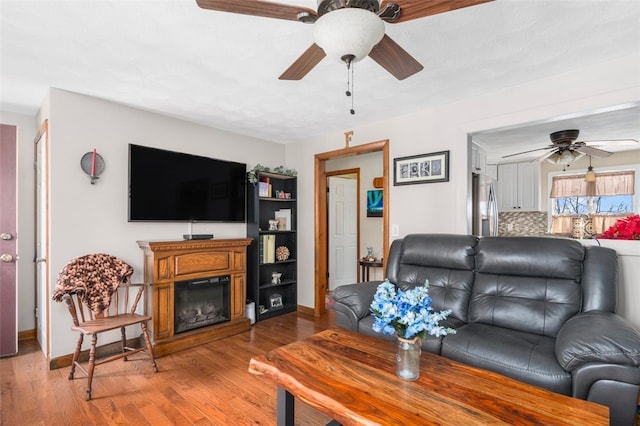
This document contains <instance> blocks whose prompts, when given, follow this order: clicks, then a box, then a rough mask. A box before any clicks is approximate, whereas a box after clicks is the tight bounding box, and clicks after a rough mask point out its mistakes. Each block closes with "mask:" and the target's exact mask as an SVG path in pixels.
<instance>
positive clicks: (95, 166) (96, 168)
mask: <svg viewBox="0 0 640 426" xmlns="http://www.w3.org/2000/svg"><path fill="white" fill-rule="evenodd" d="M80 167H81V168H82V171H83V172H85V173H86V174H88V175H89V177H90V178H91V185H93V184H95V183H96V180H98V179H100V175H101V174H102V172H103V171H104V159H103V158H102V156H101V155H100V154H98V153H97V152H96V149H95V148H94V149H93V152H87V153H86V154H84V155H83V156H82V158H81V159H80Z"/></svg>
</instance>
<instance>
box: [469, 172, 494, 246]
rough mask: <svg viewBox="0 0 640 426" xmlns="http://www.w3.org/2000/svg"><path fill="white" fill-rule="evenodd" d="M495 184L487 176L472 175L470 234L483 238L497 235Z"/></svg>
mask: <svg viewBox="0 0 640 426" xmlns="http://www.w3.org/2000/svg"><path fill="white" fill-rule="evenodd" d="M497 184H498V183H497V182H496V181H495V180H494V179H492V178H491V177H489V176H487V175H482V174H477V173H474V174H473V179H472V187H473V192H472V202H473V222H472V226H471V229H472V233H473V235H479V236H483V237H489V236H496V235H498V200H497V198H496V194H497V190H498V188H497Z"/></svg>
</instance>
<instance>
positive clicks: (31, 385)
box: [0, 311, 335, 425]
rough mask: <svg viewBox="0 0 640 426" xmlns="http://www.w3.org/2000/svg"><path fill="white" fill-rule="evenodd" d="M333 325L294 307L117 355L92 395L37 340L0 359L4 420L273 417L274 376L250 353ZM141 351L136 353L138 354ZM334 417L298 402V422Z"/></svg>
mask: <svg viewBox="0 0 640 426" xmlns="http://www.w3.org/2000/svg"><path fill="white" fill-rule="evenodd" d="M333 326H335V318H334V313H333V312H331V311H330V312H328V314H327V315H325V316H323V317H322V318H314V317H312V316H309V315H305V314H299V313H292V314H287V315H282V316H280V317H276V318H272V319H269V320H266V321H262V322H260V323H257V324H255V325H254V326H253V327H252V328H251V330H250V331H248V332H245V333H241V334H238V335H235V336H231V337H227V338H225V339H222V340H218V341H216V342H211V343H207V344H204V345H201V346H198V347H195V348H192V349H187V350H184V351H181V352H177V353H174V354H171V355H167V356H164V357H161V358H158V359H157V362H158V368H159V372H158V373H153V370H152V367H151V364H150V362H149V360H148V359H144V358H142V357H140V358H139V359H135V358H134V359H133V360H130V361H129V362H124V361H114V362H110V363H107V364H103V365H100V366H97V367H96V370H95V374H94V379H93V399H92V400H91V401H88V402H87V401H85V400H84V395H85V386H86V379H85V378H84V377H83V376H82V374H81V373H79V372H76V379H75V380H68V379H67V376H68V374H69V367H65V368H61V369H58V370H52V371H50V370H48V369H47V362H46V361H45V359H44V357H43V356H42V353H41V352H40V349H39V348H38V344H37V343H36V341H35V340H28V341H24V342H20V345H19V352H18V355H16V356H13V357H9V358H3V359H0V375H1V380H2V389H1V394H0V398H1V400H0V405H1V408H0V424H2V425H111V424H119V425H169V424H171V425H275V424H276V389H275V386H274V385H273V383H272V382H271V381H269V380H266V379H264V378H260V377H256V376H254V375H252V374H249V372H248V365H249V360H250V359H251V357H252V356H254V355H258V354H263V353H264V352H266V351H269V350H271V349H274V348H277V347H279V346H282V345H285V344H287V343H290V342H293V341H296V340H298V339H301V338H304V337H307V336H310V335H312V334H314V333H317V332H318V331H321V330H324V329H327V328H331V327H333ZM134 357H135V356H134ZM330 420H331V419H330V418H328V417H327V416H325V415H324V414H322V413H319V412H318V411H316V410H314V409H312V408H311V407H309V406H306V405H304V404H303V403H299V402H296V424H297V425H320V424H322V425H324V424H326V423H327V422H329V421H330Z"/></svg>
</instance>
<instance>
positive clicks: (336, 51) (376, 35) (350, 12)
mask: <svg viewBox="0 0 640 426" xmlns="http://www.w3.org/2000/svg"><path fill="white" fill-rule="evenodd" d="M383 36H384V22H383V21H382V19H380V18H379V17H378V15H376V14H375V13H373V12H371V11H369V10H366V9H359V8H354V7H349V8H344V9H338V10H333V11H331V12H329V13H326V14H324V15H322V16H321V17H320V18H318V20H317V21H316V22H315V24H314V25H313V37H314V39H315V42H316V44H317V45H318V46H320V47H321V48H322V50H324V52H325V53H326V54H327V56H328V57H330V58H332V59H334V60H335V61H337V62H341V61H342V58H343V57H345V56H348V55H353V57H354V59H353V60H352V62H358V61H360V60H362V59H364V58H366V57H367V56H368V55H369V53H370V52H371V49H373V47H374V46H375V45H376V44H378V43H380V40H382V37H383Z"/></svg>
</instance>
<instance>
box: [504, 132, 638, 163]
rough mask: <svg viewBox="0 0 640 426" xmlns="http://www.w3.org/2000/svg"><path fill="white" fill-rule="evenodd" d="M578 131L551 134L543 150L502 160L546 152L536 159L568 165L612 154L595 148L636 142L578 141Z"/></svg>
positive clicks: (625, 140)
mask: <svg viewBox="0 0 640 426" xmlns="http://www.w3.org/2000/svg"><path fill="white" fill-rule="evenodd" d="M579 135H580V130H577V129H571V130H560V131H557V132H553V133H551V134H550V135H549V138H550V139H551V145H547V146H545V147H543V148H536V149H531V150H528V151H522V152H517V153H515V154H509V155H505V156H503V157H502V158H509V157H513V156H516V155H521V154H528V153H530V152H536V151H546V152H545V153H544V154H543V155H541V156H540V157H538V160H539V161H544V160H553V161H552V162H554V163H557V164H568V163H570V162H573V161H574V160H575V159H577V158H578V157H579V156H581V155H591V156H593V157H598V158H605V157H608V156H610V155H611V154H613V152H610V151H605V150H604V149H600V148H596V147H599V146H604V145H610V146H615V145H633V144H637V143H638V141H637V140H635V139H607V140H590V141H579V140H577V139H578V136H579Z"/></svg>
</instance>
